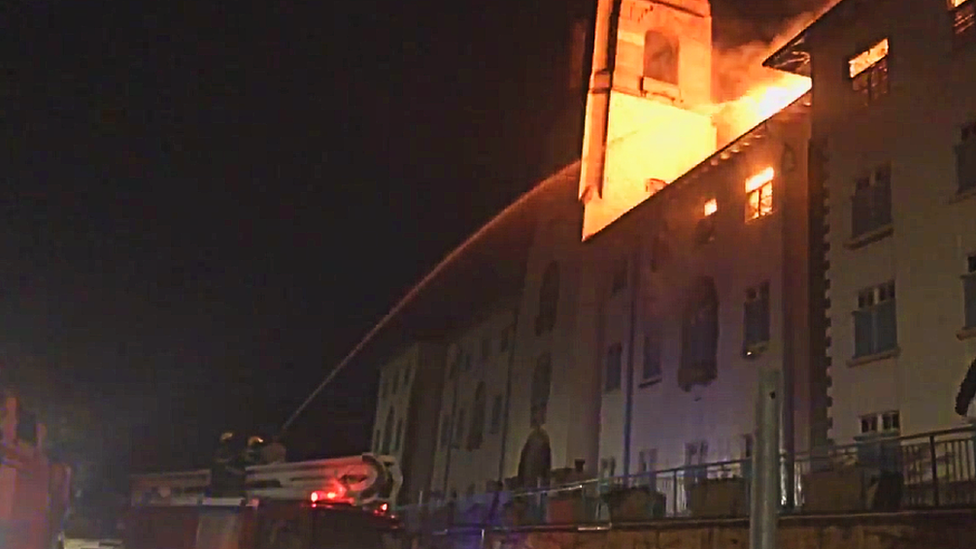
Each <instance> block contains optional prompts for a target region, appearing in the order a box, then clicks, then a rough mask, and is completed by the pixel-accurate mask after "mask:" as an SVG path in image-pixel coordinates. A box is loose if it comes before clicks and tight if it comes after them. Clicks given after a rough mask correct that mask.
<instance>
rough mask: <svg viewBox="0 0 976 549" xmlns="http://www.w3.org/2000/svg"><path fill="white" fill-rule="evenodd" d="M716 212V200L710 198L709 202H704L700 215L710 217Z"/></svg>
mask: <svg viewBox="0 0 976 549" xmlns="http://www.w3.org/2000/svg"><path fill="white" fill-rule="evenodd" d="M717 211H718V200H716V199H714V198H712V199H711V200H707V201H705V206H704V207H703V208H702V213H703V214H704V215H705V217H708V216H710V215H712V214H713V213H715V212H717Z"/></svg>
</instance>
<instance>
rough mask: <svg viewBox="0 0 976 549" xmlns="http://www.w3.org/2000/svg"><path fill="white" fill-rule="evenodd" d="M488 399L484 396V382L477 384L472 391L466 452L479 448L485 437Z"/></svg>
mask: <svg viewBox="0 0 976 549" xmlns="http://www.w3.org/2000/svg"><path fill="white" fill-rule="evenodd" d="M487 406H488V397H487V395H485V382H484V381H482V382H480V383H478V387H477V388H476V389H475V390H474V408H473V409H472V410H471V428H470V429H468V450H477V449H478V448H481V441H482V440H484V437H485V413H486V408H487Z"/></svg>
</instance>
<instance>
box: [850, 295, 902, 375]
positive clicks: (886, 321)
mask: <svg viewBox="0 0 976 549" xmlns="http://www.w3.org/2000/svg"><path fill="white" fill-rule="evenodd" d="M897 324H898V323H897V309H896V306H895V283H894V282H886V283H884V284H881V285H879V286H875V287H873V288H866V289H864V290H862V291H860V292H859V293H858V295H857V310H855V311H854V356H855V357H863V356H871V355H875V354H878V353H883V352H885V351H891V350H894V349H895V347H896V346H897V345H898V328H897Z"/></svg>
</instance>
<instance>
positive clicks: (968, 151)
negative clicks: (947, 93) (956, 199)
mask: <svg viewBox="0 0 976 549" xmlns="http://www.w3.org/2000/svg"><path fill="white" fill-rule="evenodd" d="M971 1H976V0H971ZM960 133H961V139H960V140H959V144H958V145H956V179H957V181H958V184H959V192H966V191H971V190H973V189H976V121H973V122H970V123H969V124H966V125H965V126H963V128H962V131H961V132H960Z"/></svg>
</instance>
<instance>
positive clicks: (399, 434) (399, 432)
mask: <svg viewBox="0 0 976 549" xmlns="http://www.w3.org/2000/svg"><path fill="white" fill-rule="evenodd" d="M402 438H403V420H402V419H398V420H397V424H396V436H394V437H393V451H394V452H399V451H400V442H401V439H402Z"/></svg>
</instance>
